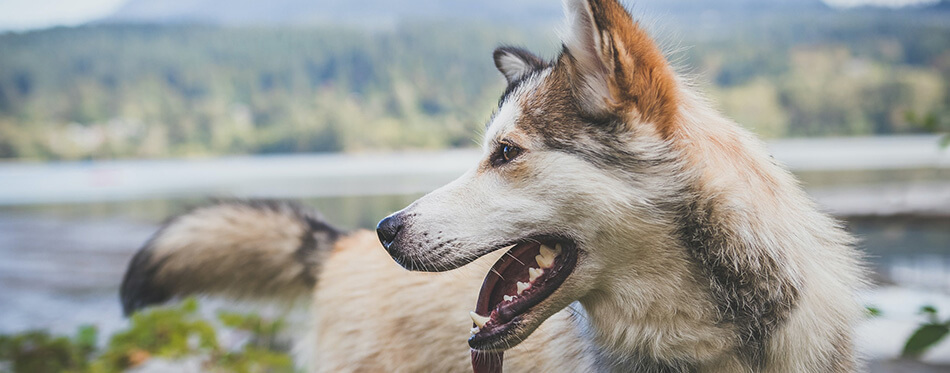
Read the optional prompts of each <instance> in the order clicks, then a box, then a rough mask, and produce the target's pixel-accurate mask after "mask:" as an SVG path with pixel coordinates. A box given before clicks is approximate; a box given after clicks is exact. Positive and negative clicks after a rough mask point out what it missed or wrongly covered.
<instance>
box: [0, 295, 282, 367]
mask: <svg viewBox="0 0 950 373" xmlns="http://www.w3.org/2000/svg"><path fill="white" fill-rule="evenodd" d="M198 309H199V307H198V302H197V301H195V300H194V299H187V300H185V301H183V302H181V303H180V304H179V305H176V306H171V307H163V308H155V309H151V310H148V311H146V312H140V313H136V314H135V315H133V316H132V319H131V321H130V323H129V326H128V327H127V328H126V329H124V330H121V331H119V332H116V333H115V334H113V335H112V337H111V338H110V339H109V342H108V344H107V345H106V346H105V348H104V349H99V348H97V344H96V341H97V340H98V331H97V330H96V328H94V327H91V326H84V327H81V328H80V329H79V331H78V333H77V334H76V336H75V337H71V338H70V337H64V336H58V337H54V336H51V335H50V334H49V333H48V332H45V331H29V332H25V333H20V334H15V335H3V336H0V372H6V371H7V370H10V371H12V372H30V373H34V372H36V373H43V372H68V373H73V372H77V373H78V372H89V373H111V372H121V371H124V370H126V369H128V368H131V367H134V366H137V365H140V364H143V363H145V362H147V361H148V360H150V359H153V358H161V359H166V360H178V359H184V358H191V357H198V358H200V359H201V361H202V369H204V370H206V371H211V372H275V373H279V372H293V371H294V365H293V360H292V359H291V358H290V356H289V355H287V353H286V351H287V350H288V349H289V348H288V346H287V345H286V344H284V343H282V342H281V340H280V338H279V334H280V332H281V331H282V330H283V328H284V321H283V320H280V319H277V320H267V319H264V318H262V317H260V316H258V315H254V314H248V315H245V314H239V313H233V312H221V313H219V314H218V317H217V320H218V322H220V324H221V325H222V326H223V327H224V328H227V329H230V330H235V331H240V332H244V333H248V335H249V336H250V338H249V342H247V343H245V344H243V345H241V346H237V348H232V346H222V345H221V344H220V343H219V340H218V330H216V328H215V326H216V324H215V323H214V322H212V321H211V320H206V319H204V318H202V317H201V315H200V313H199V312H198Z"/></svg>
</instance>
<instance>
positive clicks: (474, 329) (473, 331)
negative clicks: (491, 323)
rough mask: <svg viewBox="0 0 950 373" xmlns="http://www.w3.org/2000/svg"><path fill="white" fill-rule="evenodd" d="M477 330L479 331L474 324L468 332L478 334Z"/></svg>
mask: <svg viewBox="0 0 950 373" xmlns="http://www.w3.org/2000/svg"><path fill="white" fill-rule="evenodd" d="M479 331H481V329H479V328H478V327H477V326H475V327H472V330H469V331H468V332H469V333H470V334H472V335H475V334H478V332H479Z"/></svg>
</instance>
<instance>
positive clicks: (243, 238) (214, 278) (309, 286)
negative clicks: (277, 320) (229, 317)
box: [120, 200, 342, 315]
mask: <svg viewBox="0 0 950 373" xmlns="http://www.w3.org/2000/svg"><path fill="white" fill-rule="evenodd" d="M341 234H342V233H341V232H340V231H339V230H337V229H336V228H334V227H332V226H330V225H329V224H327V223H326V222H324V221H323V220H322V219H321V218H320V217H319V215H318V214H316V213H315V212H312V211H311V210H309V209H307V208H305V207H303V206H301V205H299V204H296V203H292V202H284V201H272V200H225V201H217V202H214V203H212V204H210V205H207V206H203V207H198V208H195V209H193V210H191V211H189V212H187V213H185V214H182V215H179V216H177V217H174V218H172V219H170V220H168V221H167V222H166V223H165V224H164V226H163V227H162V228H161V229H160V230H159V231H158V232H157V233H155V235H154V236H152V238H151V239H149V240H148V242H146V243H145V246H144V247H142V248H141V249H140V250H139V251H138V253H136V254H135V256H134V257H133V258H132V262H131V263H129V268H128V269H127V270H126V273H125V278H124V279H123V281H122V288H121V289H120V297H121V299H122V308H123V311H124V312H125V314H126V315H129V314H131V313H133V312H135V311H136V310H139V309H141V308H144V307H147V306H149V305H153V304H157V303H163V302H166V301H168V300H170V299H171V298H173V297H178V296H183V295H191V294H211V295H225V296H228V297H233V298H252V299H255V298H277V299H294V298H297V297H300V296H303V295H309V294H310V293H311V292H312V290H313V286H314V285H315V283H316V277H317V273H318V271H319V269H320V264H321V262H323V259H324V258H325V257H326V255H327V254H328V253H329V252H330V251H331V248H332V247H333V244H334V242H336V240H337V239H338V238H339V237H340V235H341Z"/></svg>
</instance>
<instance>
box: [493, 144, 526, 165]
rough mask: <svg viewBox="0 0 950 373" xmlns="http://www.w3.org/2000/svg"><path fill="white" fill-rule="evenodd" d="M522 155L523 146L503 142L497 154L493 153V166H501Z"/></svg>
mask: <svg viewBox="0 0 950 373" xmlns="http://www.w3.org/2000/svg"><path fill="white" fill-rule="evenodd" d="M519 155H521V148H519V147H517V146H514V145H511V144H501V145H500V146H499V147H498V150H497V151H495V154H493V155H492V159H491V164H492V166H501V165H503V164H505V163H508V162H511V160H513V159H515V158H517V157H518V156H519Z"/></svg>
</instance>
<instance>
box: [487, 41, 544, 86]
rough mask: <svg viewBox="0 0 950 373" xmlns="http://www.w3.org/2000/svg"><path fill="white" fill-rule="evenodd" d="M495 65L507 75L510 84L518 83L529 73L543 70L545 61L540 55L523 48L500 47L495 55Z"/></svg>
mask: <svg viewBox="0 0 950 373" xmlns="http://www.w3.org/2000/svg"><path fill="white" fill-rule="evenodd" d="M493 57H494V58H495V67H497V68H498V71H501V73H502V74H503V75H505V79H506V80H508V85H511V84H514V83H517V82H518V81H520V80H521V79H524V77H526V76H528V74H530V73H532V72H535V71H538V70H541V69H543V68H544V66H545V63H544V61H542V60H541V58H539V57H538V56H535V55H534V54H533V53H531V52H528V51H526V50H524V49H521V48H516V47H499V48H498V49H495V53H494V55H493Z"/></svg>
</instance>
